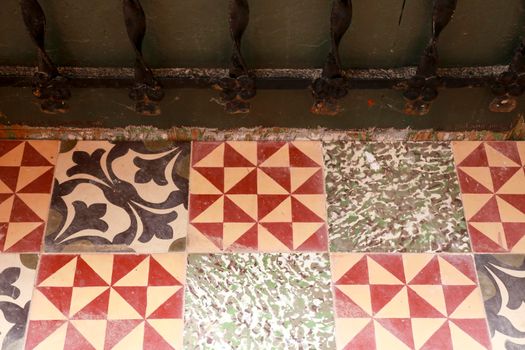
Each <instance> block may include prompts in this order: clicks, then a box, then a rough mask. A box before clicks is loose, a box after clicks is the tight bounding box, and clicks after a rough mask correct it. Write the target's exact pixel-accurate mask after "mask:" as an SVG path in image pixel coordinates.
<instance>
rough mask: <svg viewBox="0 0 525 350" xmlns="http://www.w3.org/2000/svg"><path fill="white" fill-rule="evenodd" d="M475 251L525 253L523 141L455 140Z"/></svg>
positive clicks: (454, 144) (454, 145) (466, 211)
mask: <svg viewBox="0 0 525 350" xmlns="http://www.w3.org/2000/svg"><path fill="white" fill-rule="evenodd" d="M453 149H454V157H455V162H456V166H457V172H458V178H459V181H460V185H461V192H462V199H463V206H464V208H465V216H466V219H467V221H468V229H469V233H470V237H471V240H472V248H473V250H474V251H475V252H513V253H525V169H524V166H525V142H455V143H453Z"/></svg>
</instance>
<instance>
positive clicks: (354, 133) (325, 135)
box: [0, 117, 525, 141]
mask: <svg viewBox="0 0 525 350" xmlns="http://www.w3.org/2000/svg"><path fill="white" fill-rule="evenodd" d="M0 139H60V140H114V141H116V140H118V141H123V140H146V141H150V140H151V141H155V140H179V141H183V140H184V141H188V140H324V141H337V140H358V141H456V140H523V139H525V121H524V119H523V117H521V119H520V120H519V122H518V123H517V125H516V126H515V128H513V129H512V130H510V131H508V132H491V131H466V132H448V131H434V130H411V129H409V128H407V129H367V130H330V129H326V128H316V129H289V128H262V127H259V128H238V129H232V130H219V129H211V128H193V127H176V128H171V129H168V130H164V129H158V128H155V127H152V126H128V127H125V128H113V129H106V128H89V129H82V128H67V127H58V128H38V127H29V126H24V125H9V126H8V125H0Z"/></svg>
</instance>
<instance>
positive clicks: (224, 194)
mask: <svg viewBox="0 0 525 350" xmlns="http://www.w3.org/2000/svg"><path fill="white" fill-rule="evenodd" d="M190 177H191V181H190V222H191V225H190V229H189V232H188V250H189V251H192V252H216V251H264V252H285V251H326V250H327V227H326V204H325V203H326V200H325V195H324V182H323V162H322V150H321V143H320V142H308V141H305V142H290V143H288V142H226V143H223V142H195V143H193V152H192V169H191V176H190Z"/></svg>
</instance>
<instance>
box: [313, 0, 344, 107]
mask: <svg viewBox="0 0 525 350" xmlns="http://www.w3.org/2000/svg"><path fill="white" fill-rule="evenodd" d="M351 22H352V0H334V2H333V3H332V12H331V15H330V39H331V40H330V42H331V47H330V52H329V53H328V57H327V58H326V62H325V65H324V67H323V71H322V73H321V77H320V78H317V79H315V80H314V82H313V84H312V87H311V89H312V95H313V97H314V104H313V106H312V108H311V109H310V110H311V111H312V113H315V114H320V115H336V114H337V113H339V112H340V111H341V106H340V105H339V103H338V100H340V99H342V98H343V97H345V96H346V95H347V94H348V88H349V84H348V81H347V79H346V78H345V76H344V74H343V68H342V65H341V58H340V55H339V44H340V43H341V39H342V38H343V36H344V35H345V33H346V31H347V30H348V28H349V27H350V24H351Z"/></svg>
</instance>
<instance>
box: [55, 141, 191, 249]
mask: <svg viewBox="0 0 525 350" xmlns="http://www.w3.org/2000/svg"><path fill="white" fill-rule="evenodd" d="M61 148H62V149H61V151H60V154H59V156H58V163H57V168H56V174H55V187H54V191H53V199H52V203H51V210H50V216H49V224H48V227H47V230H46V238H45V249H46V251H49V252H58V251H60V252H90V251H130V252H133V251H134V252H143V253H152V252H156V253H157V252H158V253H163V252H168V251H179V250H184V248H185V242H186V231H187V222H188V221H187V220H188V212H187V206H188V203H187V201H188V175H189V153H190V144H189V143H168V142H166V143H142V142H118V143H110V142H105V141H100V142H99V141H79V142H71V143H69V142H67V143H62V147H61Z"/></svg>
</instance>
